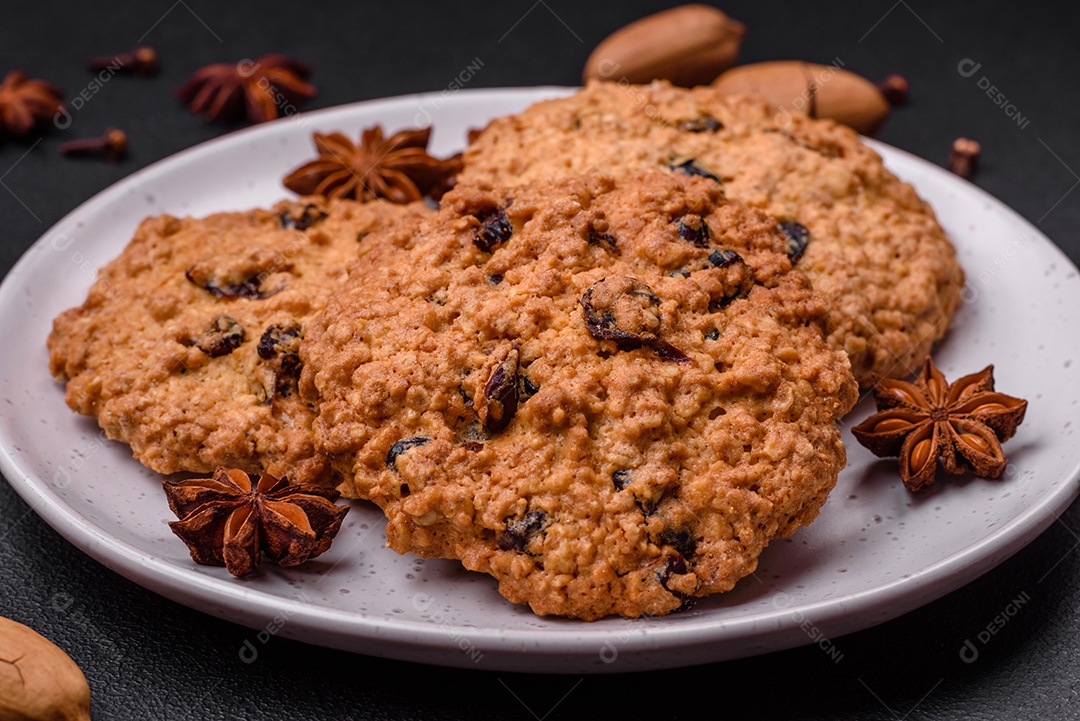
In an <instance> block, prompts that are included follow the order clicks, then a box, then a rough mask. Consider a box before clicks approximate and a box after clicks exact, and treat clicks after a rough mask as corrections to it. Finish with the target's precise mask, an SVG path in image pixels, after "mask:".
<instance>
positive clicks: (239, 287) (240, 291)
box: [184, 266, 285, 300]
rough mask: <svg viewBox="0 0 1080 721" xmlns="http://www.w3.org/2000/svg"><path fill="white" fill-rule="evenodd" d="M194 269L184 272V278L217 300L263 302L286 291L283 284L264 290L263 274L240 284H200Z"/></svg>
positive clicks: (204, 282) (206, 282)
mask: <svg viewBox="0 0 1080 721" xmlns="http://www.w3.org/2000/svg"><path fill="white" fill-rule="evenodd" d="M194 267H195V266H192V267H191V268H188V269H187V270H186V271H184V277H185V278H187V279H188V280H189V281H190V282H192V283H194V284H195V285H197V286H199V287H200V288H202V289H203V290H206V291H208V292H209V293H211V294H212V295H213V296H214V297H215V298H248V299H253V300H263V299H264V298H269V297H270V296H272V295H274V294H275V293H280V292H281V291H282V290H284V289H285V284H284V283H282V284H280V285H278V286H277V287H276V288H270V289H268V290H263V288H262V283H263V280H265V278H264V276H263V275H262V274H260V275H253V276H252V277H250V278H247V279H245V280H243V281H241V282H239V283H232V284H229V285H218V284H216V283H215V282H214V281H213V280H212V279H207V280H205V281H203V282H199V281H198V280H196V279H195V276H194V275H193V274H192V270H193V269H194Z"/></svg>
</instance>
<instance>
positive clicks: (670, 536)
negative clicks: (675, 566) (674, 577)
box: [660, 528, 697, 573]
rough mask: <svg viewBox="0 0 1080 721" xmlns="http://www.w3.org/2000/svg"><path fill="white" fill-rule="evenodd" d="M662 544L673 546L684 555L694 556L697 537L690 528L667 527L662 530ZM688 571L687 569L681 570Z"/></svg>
mask: <svg viewBox="0 0 1080 721" xmlns="http://www.w3.org/2000/svg"><path fill="white" fill-rule="evenodd" d="M660 545H662V546H671V547H672V548H674V549H675V550H676V551H678V552H679V553H680V554H681V555H683V556H693V555H694V551H696V550H697V539H696V538H694V534H693V533H691V532H690V531H689V530H688V529H685V528H681V529H677V530H676V529H671V528H665V529H664V530H663V531H661V532H660ZM679 573H686V571H679Z"/></svg>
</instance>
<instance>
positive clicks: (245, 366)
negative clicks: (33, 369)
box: [48, 198, 430, 482]
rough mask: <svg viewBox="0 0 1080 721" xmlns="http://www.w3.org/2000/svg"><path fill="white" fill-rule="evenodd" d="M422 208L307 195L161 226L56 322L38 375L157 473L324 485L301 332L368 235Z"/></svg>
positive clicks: (376, 251) (369, 249) (166, 220)
mask: <svg viewBox="0 0 1080 721" xmlns="http://www.w3.org/2000/svg"><path fill="white" fill-rule="evenodd" d="M428 212H430V211H428V210H427V209H426V208H424V207H423V205H422V204H414V205H410V206H404V207H403V206H394V205H390V204H387V203H382V202H372V203H365V204H360V203H354V202H352V201H342V202H339V203H335V204H333V205H328V204H327V203H326V202H325V201H324V200H322V199H317V198H307V199H300V200H299V201H287V202H282V203H279V204H278V205H276V206H275V207H274V208H273V209H270V210H252V211H249V212H234V213H218V214H215V215H210V216H208V217H205V218H176V217H173V216H168V215H164V216H159V217H155V218H150V219H147V220H145V221H143V223H142V224H141V225H140V226H139V228H138V230H137V231H136V233H135V236H134V238H133V239H132V241H131V242H130V243H129V244H128V246H127V247H126V248H125V249H124V251H123V252H122V253H121V254H120V256H119V257H117V258H116V259H115V260H113V261H112V262H110V263H109V264H108V265H107V266H105V267H104V268H103V269H102V270H101V271H100V272H99V274H98V278H97V280H96V282H95V283H94V285H93V286H92V288H91V289H90V292H89V294H88V296H87V299H86V301H85V302H84V303H83V304H82V305H81V306H79V307H77V308H72V309H70V310H68V311H65V312H64V313H62V314H61V315H60V316H58V317H57V318H56V320H55V321H54V323H53V331H52V333H51V334H50V335H49V338H48V347H49V367H50V370H51V372H52V373H53V375H54V376H56V377H57V378H58V379H60V380H63V381H66V384H67V393H66V397H65V399H66V401H67V403H68V405H69V406H70V407H71V408H72V409H73V410H75V411H77V412H79V413H82V414H85V415H88V416H93V417H95V418H97V420H98V422H99V424H100V425H101V427H102V429H104V431H105V433H106V435H107V436H108V437H109V438H111V439H114V440H118V441H123V442H125V443H128V444H129V445H130V446H131V449H132V452H133V454H134V456H135V458H136V459H138V460H139V461H140V462H142V463H143V464H144V465H146V466H149V467H150V468H152V469H153V470H155V471H158V472H160V473H175V472H178V471H194V472H199V473H207V472H212V471H213V470H214V469H215V468H216V467H218V466H228V467H231V468H240V469H242V470H244V471H247V472H249V473H263V472H266V473H270V474H272V475H275V476H278V477H282V476H288V477H289V479H290V480H293V481H297V482H299V481H317V480H324V481H329V467H328V466H327V464H326V462H325V459H324V458H323V457H322V455H321V454H319V453H318V452H317V451H316V450H315V448H314V443H313V439H312V431H311V424H312V421H313V420H314V417H315V412H314V409H313V407H312V405H311V404H310V403H307V402H305V401H303V400H301V399H300V397H299V394H298V393H297V392H296V383H297V378H298V376H299V372H300V361H299V355H298V348H299V345H300V342H301V339H302V337H303V334H304V331H305V325H306V323H307V321H308V319H309V318H310V316H311V315H312V314H314V313H315V312H317V311H318V310H321V309H322V307H323V305H325V303H326V300H327V298H328V297H329V295H330V294H331V292H332V291H333V289H334V288H336V287H337V286H340V285H342V284H343V283H344V282H345V278H346V269H347V266H348V264H349V262H350V261H352V260H354V259H356V258H357V257H358V254H359V255H360V256H362V257H366V258H368V259H369V260H370V261H371V262H377V260H378V258H379V257H381V256H382V255H384V254H388V251H390V250H391V248H390V247H389V246H386V247H383V246H379V247H376V246H374V245H373V244H371V243H368V242H367V238H366V237H365V234H366V233H368V232H370V231H373V230H376V229H379V228H384V227H386V226H388V225H390V224H392V223H394V222H396V221H397V220H398V219H399V218H402V217H406V216H410V215H415V214H424V213H428Z"/></svg>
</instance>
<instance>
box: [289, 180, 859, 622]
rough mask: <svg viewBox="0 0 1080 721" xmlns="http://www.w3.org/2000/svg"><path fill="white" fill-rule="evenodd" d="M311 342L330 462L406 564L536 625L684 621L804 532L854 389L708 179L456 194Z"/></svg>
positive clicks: (744, 223)
mask: <svg viewBox="0 0 1080 721" xmlns="http://www.w3.org/2000/svg"><path fill="white" fill-rule="evenodd" d="M379 235H385V236H387V239H385V240H382V239H380V238H379V237H376V238H375V242H376V243H377V244H378V243H383V242H386V243H391V244H394V243H400V242H401V238H409V239H411V244H412V247H411V249H410V250H408V251H407V252H405V253H403V255H401V256H400V257H398V258H396V259H394V260H392V261H390V262H388V263H387V264H385V266H384V267H382V268H381V269H380V270H378V271H374V272H372V273H371V274H369V275H366V276H365V277H363V278H362V279H361V278H354V279H353V280H352V281H351V282H350V283H349V284H348V285H347V286H346V288H345V289H344V290H343V291H341V292H340V293H338V294H337V295H335V296H334V297H333V298H332V299H331V300H330V302H329V304H328V305H327V308H326V309H325V310H324V311H323V312H322V313H321V314H319V315H318V316H316V318H315V319H314V320H313V321H312V322H311V323H310V324H309V331H308V333H307V334H306V336H305V340H304V343H303V345H302V348H301V351H300V356H301V360H302V361H303V372H302V374H301V379H300V392H301V395H302V397H304V398H306V399H307V400H309V401H311V402H315V401H318V403H319V417H318V419H317V420H316V422H315V424H314V430H315V437H316V442H317V444H318V446H319V449H320V450H322V451H323V452H325V453H326V454H327V457H328V458H329V459H330V462H331V463H332V464H333V466H334V468H335V469H336V470H337V471H338V473H339V474H340V475H341V476H342V477H343V478H344V482H343V484H342V486H341V490H342V491H343V492H344V493H345V494H346V495H347V496H352V497H362V498H370V499H371V500H373V501H374V502H375V503H377V504H378V505H379V506H380V507H381V508H382V510H383V511H384V512H385V514H386V516H387V518H388V524H387V529H386V530H387V537H388V542H389V545H390V547H391V548H393V549H395V550H397V551H398V552H406V551H411V552H414V553H418V554H421V555H424V556H434V557H445V558H456V559H460V560H461V561H462V563H463V564H464V565H465V567H467V568H469V569H471V570H475V571H481V572H484V573H488V574H491V575H492V576H494V577H495V578H496V579H498V581H499V587H500V592H501V593H502V594H503V595H504V596H506V597H507V598H508V599H510V600H512V601H514V602H518V603H527V604H528V605H529V606H531V608H532V609H533V610H534V611H535V612H537V613H539V614H555V615H565V616H573V617H578V618H584V619H595V618H599V617H601V616H605V615H610V614H621V615H624V616H639V615H641V614H664V613H668V612H670V611H673V610H676V609H678V608H680V607H682V606H683V605H684V604H686V603H687V602H688V601H689V600H690V599H693V598H694V597H698V596H705V595H708V594H712V593H717V592H721V591H726V590H729V589H731V588H732V587H733V585H734V584H735V583H736V582H737V581H738V580H739V579H740V578H742V577H744V576H746V575H747V574H749V573H750V572H752V571H753V570H754V568H755V567H756V565H757V559H758V556H759V555H760V553H761V552H762V550H763V549H764V548H765V546H766V545H767V544H768V542H769V541H770V539H772V538H775V537H777V536H784V535H788V534H790V533H792V532H793V531H794V530H795V529H797V528H798V527H800V526H802V525H805V524H807V523H809V522H810V521H812V520H813V518H814V517H815V516H816V515H817V513H818V510H819V509H820V507H821V504H822V503H823V502H824V501H825V498H826V496H827V495H828V493H829V491H830V490H831V489H832V487H833V485H834V484H835V482H836V478H837V473H838V472H839V470H840V469H841V468H842V467H843V465H844V461H845V456H844V449H843V446H842V444H841V442H840V434H839V431H838V429H837V425H836V420H837V418H839V417H840V416H841V415H843V414H844V413H846V412H847V410H848V409H850V407H851V405H852V404H853V403H854V401H855V399H856V393H857V387H856V384H855V381H854V379H853V377H852V375H851V372H850V369H849V364H848V360H847V358H846V356H845V355H844V354H843V353H842V352H840V351H838V350H836V349H834V348H832V347H830V346H829V345H828V344H827V343H826V342H825V340H824V337H823V328H824V325H825V322H826V318H827V311H826V305H825V302H824V300H823V298H822V296H821V295H820V294H818V293H817V292H815V291H813V290H812V289H811V286H810V283H809V282H808V281H807V279H806V278H805V276H804V275H803V274H802V273H800V272H799V271H793V270H791V261H790V259H789V256H788V246H789V239H788V238H787V236H786V235H785V233H784V232H783V231H782V230H781V229H780V228H779V227H778V226H777V224H776V223H775V221H773V220H772V219H771V218H768V217H767V216H765V215H763V214H761V213H758V212H756V211H748V210H746V209H745V208H743V207H742V206H740V205H738V204H734V203H730V202H727V201H726V200H725V198H724V195H723V193H722V191H721V190H720V189H719V187H718V186H717V185H716V184H715V183H714V182H713V181H711V180H707V179H703V178H687V177H682V176H677V175H673V174H670V173H652V174H648V175H643V176H640V177H628V178H623V179H621V180H618V181H616V180H614V179H612V178H609V177H606V176H602V175H598V174H589V175H586V176H582V177H576V178H571V179H566V180H563V181H560V182H537V183H532V184H529V185H525V186H522V187H517V188H514V189H512V190H503V189H498V188H493V187H491V186H487V185H482V184H481V185H459V186H458V187H457V188H456V189H455V190H453V191H451V192H450V193H449V194H448V195H447V196H445V197H444V198H443V202H442V208H441V209H440V211H439V212H438V213H437V215H436V216H434V217H433V218H430V219H418V220H415V221H409V222H406V223H401V224H398V225H396V226H394V228H393V229H392V230H390V231H386V232H384V233H382V234H376V236H379Z"/></svg>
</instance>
